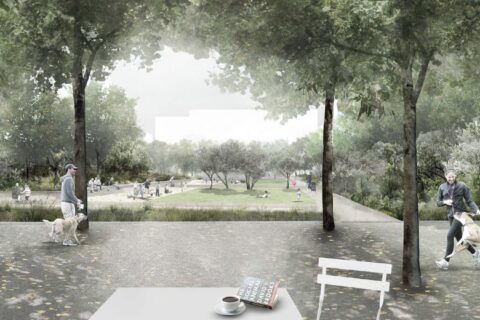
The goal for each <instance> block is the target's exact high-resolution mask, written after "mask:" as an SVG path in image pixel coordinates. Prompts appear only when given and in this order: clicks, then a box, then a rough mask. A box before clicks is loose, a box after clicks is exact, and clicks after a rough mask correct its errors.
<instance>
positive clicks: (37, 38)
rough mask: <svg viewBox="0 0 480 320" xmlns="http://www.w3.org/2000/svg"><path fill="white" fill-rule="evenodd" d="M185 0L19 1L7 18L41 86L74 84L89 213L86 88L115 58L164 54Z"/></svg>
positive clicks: (82, 194)
mask: <svg viewBox="0 0 480 320" xmlns="http://www.w3.org/2000/svg"><path fill="white" fill-rule="evenodd" d="M185 4H186V1H184V0H176V1H175V0H174V1H150V0H128V1H120V2H115V3H112V2H111V1H103V0H101V1H79V0H67V1H59V0H47V1H43V0H42V1H38V0H33V1H21V2H15V6H14V8H13V9H12V10H10V12H9V15H8V16H7V17H6V19H5V20H4V21H3V22H4V26H5V28H6V29H5V30H7V32H8V35H9V36H8V37H9V38H8V40H9V42H10V43H12V44H16V45H17V46H18V55H17V57H18V61H19V63H24V62H30V63H31V69H32V75H33V76H34V77H35V81H36V83H37V84H38V86H39V87H40V86H41V87H44V88H45V87H47V88H52V87H53V88H59V87H61V86H62V85H64V84H71V85H72V89H73V90H72V93H73V105H74V110H75V135H74V149H75V150H74V153H75V162H76V164H77V166H78V167H79V174H78V175H76V186H77V190H76V192H77V195H78V196H79V198H80V199H82V200H83V201H84V204H85V212H87V209H88V204H87V183H86V182H87V179H86V169H87V166H86V159H87V157H86V131H85V110H86V106H85V89H86V86H87V84H88V82H89V80H90V78H95V79H97V80H102V79H103V78H104V77H105V76H106V75H107V74H108V73H109V72H110V71H111V70H112V68H113V64H114V62H115V61H116V60H119V59H126V60H129V59H131V58H132V57H136V58H138V59H140V60H142V62H143V65H144V66H148V65H149V64H150V63H151V62H152V60H153V59H156V58H158V57H159V55H158V51H159V49H160V48H161V45H160V42H159V41H160V34H159V31H160V30H162V29H164V27H165V26H166V25H167V24H168V23H170V22H171V21H172V20H173V19H174V18H175V17H176V16H178V15H179V14H180V13H181V8H182V7H183V6H184V5H185Z"/></svg>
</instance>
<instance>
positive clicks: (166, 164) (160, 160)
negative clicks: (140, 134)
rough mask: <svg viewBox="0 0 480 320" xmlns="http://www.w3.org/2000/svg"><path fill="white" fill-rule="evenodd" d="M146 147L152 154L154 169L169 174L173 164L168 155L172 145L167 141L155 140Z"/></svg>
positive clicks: (150, 154) (151, 159)
mask: <svg viewBox="0 0 480 320" xmlns="http://www.w3.org/2000/svg"><path fill="white" fill-rule="evenodd" d="M146 149H147V153H148V155H149V156H150V161H151V163H152V169H153V170H155V171H157V172H159V173H161V174H167V173H168V171H169V170H170V168H171V166H172V165H171V163H170V160H169V156H168V154H169V151H170V145H168V144H167V143H166V142H161V141H158V140H154V141H152V142H151V143H149V144H147V146H146Z"/></svg>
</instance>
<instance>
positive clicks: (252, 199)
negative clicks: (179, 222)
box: [152, 180, 315, 208]
mask: <svg viewBox="0 0 480 320" xmlns="http://www.w3.org/2000/svg"><path fill="white" fill-rule="evenodd" d="M285 184H286V182H285V181H283V180H262V181H259V182H258V184H257V185H255V189H254V190H246V188H245V185H244V184H236V185H231V186H230V189H228V190H227V189H225V188H224V186H223V185H220V184H218V185H216V186H214V187H213V189H212V190H210V189H209V188H208V187H205V188H202V189H194V190H190V191H187V192H181V193H176V194H173V195H167V196H162V197H161V198H159V199H155V200H153V201H152V205H155V203H163V204H166V205H170V204H171V205H172V206H176V205H192V204H199V205H214V206H229V205H230V206H240V207H242V206H244V207H248V206H267V207H268V206H285V207H291V208H303V207H308V208H311V207H314V206H315V201H314V200H313V199H312V198H310V197H308V196H306V195H305V194H302V197H301V199H300V201H296V190H295V189H292V188H290V189H285ZM265 190H267V191H268V192H269V197H268V198H259V197H258V195H261V194H263V192H264V191H265Z"/></svg>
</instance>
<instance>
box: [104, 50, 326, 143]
mask: <svg viewBox="0 0 480 320" xmlns="http://www.w3.org/2000/svg"><path fill="white" fill-rule="evenodd" d="M216 71H218V65H217V64H216V62H215V59H214V58H213V57H210V58H208V59H195V58H194V57H193V55H191V54H188V53H185V52H174V51H173V50H172V49H170V48H168V47H166V48H165V50H163V51H162V52H161V58H160V59H159V60H157V61H156V62H155V63H154V65H153V68H152V71H150V72H147V71H146V70H142V69H141V68H139V67H138V64H136V63H119V64H117V66H116V68H115V70H114V71H113V72H112V74H111V75H110V76H109V78H108V79H107V83H108V84H109V85H117V86H119V87H122V88H123V89H125V92H126V94H127V96H129V97H131V98H136V99H137V107H136V114H137V123H138V124H139V126H140V127H141V128H142V129H143V131H144V132H145V133H146V140H147V141H151V140H152V139H153V138H155V137H157V138H160V139H162V137H165V134H158V132H159V131H160V132H165V130H163V129H160V128H158V127H157V130H156V127H155V126H156V124H158V125H161V124H164V121H163V120H157V119H158V118H157V117H160V118H161V119H164V118H165V117H172V118H171V119H174V118H175V119H177V121H180V124H181V125H180V128H183V129H182V130H169V135H168V138H163V141H166V142H172V141H178V140H180V139H182V138H188V137H190V138H191V137H192V133H195V132H198V133H199V134H198V136H212V135H214V136H215V135H219V137H218V139H215V138H213V140H219V141H221V140H225V139H228V138H231V139H237V137H238V135H239V133H238V132H235V130H233V128H232V126H230V127H229V128H230V130H223V131H218V130H217V131H215V130H214V128H216V127H218V123H220V122H221V121H222V119H223V118H222V117H224V113H222V112H219V113H215V112H213V111H209V112H210V113H209V119H210V120H207V119H204V120H203V121H202V124H201V126H199V127H196V123H197V122H195V121H191V120H189V119H188V117H189V116H191V113H190V111H194V110H197V111H198V110H219V111H220V110H237V111H239V110H250V111H249V112H237V113H236V115H235V116H236V121H237V123H239V124H240V123H255V125H256V126H257V128H259V127H260V128H263V127H265V128H268V130H269V131H268V132H269V134H268V137H271V139H274V138H275V137H278V139H287V140H292V139H293V140H294V138H298V137H300V136H303V135H305V134H306V133H308V132H306V130H294V131H292V130H286V129H285V127H282V125H281V124H280V123H278V122H277V123H276V125H273V124H272V122H273V121H272V120H269V121H266V122H262V119H263V117H264V115H265V113H264V112H263V111H252V110H254V108H255V107H256V106H257V105H258V103H256V102H255V101H253V100H251V99H250V98H249V97H248V96H246V95H241V94H239V93H228V92H222V90H221V89H220V88H219V87H217V86H214V85H209V84H208V83H207V82H208V80H209V74H210V73H211V72H216ZM212 112H213V113H212ZM193 114H194V115H195V114H197V116H198V113H195V112H194V113H193ZM311 117H315V120H314V119H312V118H311ZM182 119H183V120H182ZM302 119H303V120H302ZM182 121H183V122H182ZM205 121H207V123H205ZM316 121H317V118H316V113H315V112H313V113H308V114H307V116H304V117H301V118H297V119H294V120H293V122H291V121H289V122H290V124H289V123H287V126H288V125H290V126H300V127H303V128H310V127H312V126H311V123H313V122H315V123H316ZM177 123H178V122H177ZM206 124H207V125H206ZM177 127H178V126H177ZM187 127H188V128H187ZM209 128H210V129H209ZM315 129H316V127H313V128H312V129H311V130H313V131H314V130H315ZM200 130H204V131H205V132H203V131H200ZM242 130H243V132H245V128H243V129H242ZM187 131H188V132H187ZM307 131H308V130H307ZM215 132H216V133H215ZM296 135H298V136H296ZM262 136H264V137H266V136H267V135H266V134H263V135H262ZM257 137H258V135H257ZM254 139H255V137H253V136H252V137H251V138H250V137H244V139H242V140H244V141H248V140H254ZM239 140H240V139H239ZM257 140H258V139H257ZM263 140H264V141H265V139H263Z"/></svg>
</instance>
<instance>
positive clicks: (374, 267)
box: [317, 258, 392, 320]
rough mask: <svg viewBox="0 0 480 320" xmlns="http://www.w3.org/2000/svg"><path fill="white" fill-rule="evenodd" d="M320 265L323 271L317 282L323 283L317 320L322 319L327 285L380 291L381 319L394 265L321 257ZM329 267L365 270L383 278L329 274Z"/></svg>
mask: <svg viewBox="0 0 480 320" xmlns="http://www.w3.org/2000/svg"><path fill="white" fill-rule="evenodd" d="M318 266H319V267H322V273H321V274H319V275H318V276H317V283H319V284H321V285H322V286H321V289H320V298H319V306H318V312H317V320H319V319H320V314H321V312H322V304H323V298H324V296H325V285H327V284H328V285H333V286H341V287H350V288H358V289H367V290H376V291H380V305H379V307H378V313H377V320H379V319H380V310H381V309H382V305H383V299H384V296H385V292H388V291H389V290H390V283H389V282H388V281H387V274H391V273H392V265H391V264H387V263H375V262H363V261H356V260H341V259H328V258H319V259H318ZM327 268H332V269H341V270H353V271H364V272H373V273H380V274H382V280H367V279H360V278H352V277H342V276H331V275H327Z"/></svg>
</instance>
